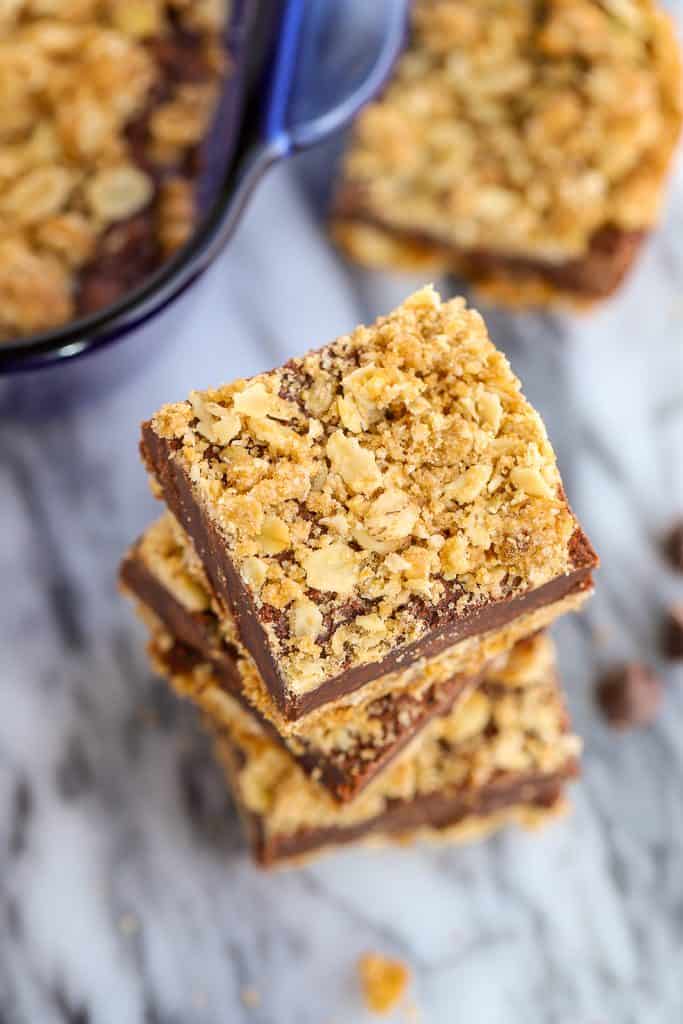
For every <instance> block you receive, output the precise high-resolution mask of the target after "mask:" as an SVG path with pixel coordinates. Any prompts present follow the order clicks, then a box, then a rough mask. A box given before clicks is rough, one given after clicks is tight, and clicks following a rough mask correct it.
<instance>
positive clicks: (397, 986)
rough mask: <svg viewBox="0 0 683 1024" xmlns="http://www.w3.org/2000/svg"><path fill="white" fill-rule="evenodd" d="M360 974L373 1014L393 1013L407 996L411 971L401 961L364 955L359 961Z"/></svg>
mask: <svg viewBox="0 0 683 1024" xmlns="http://www.w3.org/2000/svg"><path fill="white" fill-rule="evenodd" d="M358 973H359V975H360V982H361V987H362V990H363V998H364V999H365V1005H366V1006H367V1008H368V1010H370V1012H371V1013H377V1014H386V1013H391V1011H392V1010H394V1009H395V1008H396V1007H397V1006H398V1004H399V1003H400V1002H401V1000H402V999H403V997H404V996H405V994H406V990H407V987H408V983H409V981H410V971H409V969H408V967H407V966H406V965H405V964H404V963H403V962H402V961H401V960H395V959H392V958H391V957H386V956H382V954H381V953H364V954H363V955H362V956H361V957H360V959H359V961H358Z"/></svg>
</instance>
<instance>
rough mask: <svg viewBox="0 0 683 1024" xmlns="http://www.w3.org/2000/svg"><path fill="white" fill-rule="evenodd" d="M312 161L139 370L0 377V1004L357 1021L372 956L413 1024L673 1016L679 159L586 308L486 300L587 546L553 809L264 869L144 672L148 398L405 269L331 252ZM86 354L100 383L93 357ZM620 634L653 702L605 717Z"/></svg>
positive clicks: (681, 389)
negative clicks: (121, 579) (661, 698)
mask: <svg viewBox="0 0 683 1024" xmlns="http://www.w3.org/2000/svg"><path fill="white" fill-rule="evenodd" d="M320 160H321V157H320V155H315V157H311V158H310V159H309V161H308V163H306V164H305V166H303V167H297V168H282V169H279V170H278V171H277V172H275V173H273V174H272V175H271V177H270V178H269V179H268V180H267V181H266V182H265V183H264V184H263V185H262V186H261V188H260V190H259V192H258V193H257V195H256V197H255V200H254V203H253V205H252V207H251V208H250V209H249V211H248V215H247V217H246V219H245V221H244V223H243V225H242V227H241V228H240V231H239V234H238V236H237V237H236V239H235V241H234V244H232V246H231V247H230V249H229V251H228V252H227V253H226V254H225V256H224V257H223V258H222V259H221V260H220V261H219V263H218V264H217V265H216V266H215V267H214V268H213V270H212V271H211V272H210V273H209V274H208V275H207V277H206V278H205V279H204V281H203V282H202V283H201V284H200V285H199V286H198V288H197V289H196V292H195V293H194V294H192V295H191V296H189V297H188V298H187V299H186V300H184V301H183V303H182V304H181V305H180V306H179V307H178V308H176V309H174V310H172V311H171V312H170V313H169V314H167V315H166V316H165V318H164V319H163V321H162V322H160V323H158V324H156V325H155V326H154V327H153V328H151V329H148V330H147V331H146V333H145V334H144V335H143V336H142V337H141V338H140V339H137V340H136V341H135V342H131V343H130V345H131V350H130V357H131V359H133V360H134V361H137V362H138V363H139V365H138V366H137V367H136V370H135V372H134V373H132V374H131V375H129V376H128V377H127V378H125V379H124V380H122V381H121V382H120V383H119V384H118V385H117V386H116V387H115V388H113V389H111V390H105V391H103V393H101V394H94V395H92V396H91V397H90V400H89V401H87V402H82V403H80V404H78V405H77V406H75V407H73V406H70V404H69V401H64V402H62V403H59V402H57V403H56V404H55V408H54V409H52V410H51V409H50V408H49V406H47V405H46V404H45V401H44V397H43V394H42V390H43V388H42V385H40V383H39V382H37V381H36V379H33V380H28V381H16V382H12V383H11V384H10V385H9V386H4V390H3V391H2V392H0V437H1V444H0V579H1V580H2V592H1V593H2V597H1V604H0V692H1V702H0V707H1V709H2V713H1V714H0V1021H1V1022H2V1024H58V1022H64V1024H124V1022H126V1024H127V1022H131V1024H137V1022H140V1024H190V1022H192V1024H194V1022H197V1024H239V1022H245V1024H246V1022H253V1024H333V1022H334V1024H363V1022H365V1021H366V1020H368V1018H367V1017H366V1015H365V1014H364V1011H363V1009H362V1007H361V1005H360V1001H359V996H358V993H357V988H356V983H355V978H354V964H355V959H356V957H357V955H358V954H359V953H360V952H362V951H363V950H366V949H369V948H372V949H381V950H383V951H386V952H390V953H391V952H393V953H396V954H398V955H400V956H402V957H404V958H405V959H406V960H407V961H408V962H409V963H410V964H411V966H412V968H413V970H414V973H415V997H416V1000H417V1002H418V1004H419V1006H420V1007H421V1010H422V1020H423V1021H424V1022H425V1024H457V1022H460V1021H463V1022H465V1021H466V1022H467V1024H470V1022H472V1021H474V1022H476V1024H541V1022H543V1024H678V1022H680V1021H682V1020H683V685H682V684H683V675H682V673H681V670H680V669H676V668H675V667H674V668H672V667H671V666H670V665H666V664H664V663H662V662H661V659H660V656H659V653H658V652H659V648H658V628H659V624H660V619H661V612H662V609H663V607H665V605H666V603H667V602H668V601H670V600H672V599H674V598H678V599H683V578H682V577H677V576H675V574H673V573H672V572H671V571H670V570H669V569H668V567H667V565H666V564H665V562H664V561H663V560H662V558H661V555H660V549H659V538H660V536H661V532H662V530H663V529H664V528H665V527H666V526H667V525H668V524H669V523H670V521H671V520H672V519H673V518H674V517H675V516H676V515H678V514H680V513H682V512H683V462H682V461H681V458H680V452H681V451H682V450H683V291H682V286H683V231H682V228H683V175H681V174H680V173H679V174H678V177H677V180H676V182H675V183H674V187H673V189H672V194H671V200H670V203H669V210H668V214H667V217H666V222H665V225H664V227H663V230H662V231H661V232H660V233H659V234H658V235H657V237H656V238H655V239H654V240H653V241H652V243H651V244H650V245H649V247H648V249H647V252H646V254H645V256H644V259H643V261H642V263H641V265H640V267H639V268H638V270H637V272H636V273H635V275H634V276H633V277H632V279H631V280H630V282H629V283H628V285H627V287H626V288H625V290H624V291H623V293H622V294H621V295H620V296H619V297H618V298H617V299H616V300H615V301H613V302H611V303H610V304H609V305H608V306H606V307H605V308H604V309H603V310H601V311H599V312H597V313H595V314H593V315H591V316H590V317H586V318H582V319H577V320H569V319H562V318H550V317H542V316H520V317H510V316H507V315H505V314H502V313H500V312H497V311H494V310H491V311H486V310H485V312H486V313H487V316H488V318H489V323H490V326H491V329H492V333H493V335H494V337H495V340H496V342H497V343H498V344H499V345H501V347H503V348H504V349H505V350H506V351H507V352H508V354H509V356H510V358H511V360H512V363H513V365H514V367H515V369H516V370H517V371H518V373H519V374H520V376H521V377H522V379H523V380H524V382H525V389H526V391H527V393H528V394H529V397H530V398H531V399H532V400H533V401H534V403H535V404H537V405H538V407H539V408H540V409H541V411H542V413H543V415H544V417H545V419H546V422H547V424H548V427H549V431H550V435H551V437H552V439H553V441H554V442H555V444H556V447H557V450H558V452H559V456H560V460H561V462H562V468H563V473H564V476H565V480H566V482H567V487H568V490H569V492H570V495H571V498H572V501H573V503H574V505H575V507H576V509H577V511H578V513H579V514H580V516H581V518H582V519H583V521H584V522H585V524H586V526H587V528H588V532H589V533H590V535H591V537H592V539H593V540H594V542H595V544H596V546H597V548H598V549H599V551H600V553H601V555H602V559H603V569H602V571H601V573H600V580H599V587H598V592H597V596H596V598H595V600H594V602H593V604H592V607H591V609H590V611H589V612H588V613H587V615H585V616H584V617H582V618H580V619H573V620H568V621H566V622H563V623H562V624H561V625H560V626H559V628H558V629H557V631H556V635H557V638H558V641H559V644H560V649H561V657H562V668H563V672H564V676H565V679H566V683H567V687H568V690H569V693H570V701H571V706H572V711H573V714H574V717H575V720H576V725H577V728H578V729H579V731H580V732H581V733H582V735H583V736H584V737H585V740H586V755H585V768H584V778H583V780H582V782H581V783H580V784H579V785H578V786H577V787H576V791H575V813H574V815H573V816H572V817H571V818H570V819H568V820H567V821H565V822H563V823H560V824H558V825H557V826H555V827H553V828H551V829H550V830H548V831H547V832H545V833H544V834H541V835H538V836H527V835H519V834H506V835H504V836H502V837H499V838H497V839H494V840H492V841H490V842H488V843H486V844H484V845H480V846H476V847H472V848H463V849H439V850H429V849H416V850H410V851H397V852H387V853H362V852H358V851H348V852H345V853H343V854H340V855H339V856H336V857H334V858H331V859H328V860H326V861H323V862H321V863H320V864H318V865H315V866H311V867H309V868H306V869H304V870H300V871H295V872H290V873H281V874H276V875H273V876H264V875H262V874H259V873H258V872H257V871H255V870H254V869H253V868H252V867H251V866H250V865H249V863H248V861H247V859H246V856H245V851H244V847H243V842H242V839H241V836H240V832H239V828H238V824H237V821H236V819H235V816H234V812H233V810H232V809H231V805H230V801H229V799H228V797H227V796H226V794H225V790H224V786H223V784H222V780H221V776H220V773H219V771H218V769H217V767H216V766H215V765H214V764H213V762H212V759H211V756H210V753H209V750H208V745H207V741H206V739H205V738H204V736H203V734H202V733H201V731H200V729H199V727H198V724H197V721H196V718H195V716H194V715H193V713H192V712H191V710H189V709H188V708H186V707H184V706H181V705H180V704H179V703H178V702H177V701H176V700H174V699H173V698H172V697H171V696H170V695H169V694H168V693H167V691H166V689H165V687H164V686H163V685H162V684H161V683H160V682H158V681H157V680H155V679H154V677H153V676H152V674H151V672H150V669H149V667H148V665H147V662H146V659H145V655H144V637H143V631H142V629H141V628H140V627H139V626H138V625H137V624H136V622H135V621H134V619H133V616H132V614H131V610H130V608H129V607H127V606H126V605H125V603H124V602H123V601H122V600H121V599H120V597H119V596H118V594H117V592H116V587H115V572H116V566H117V562H118V560H119V558H120V556H121V554H122V552H123V550H124V548H125V546H126V545H127V544H128V542H129V541H130V540H131V539H132V538H133V537H134V536H135V535H136V534H137V533H138V532H140V530H141V529H142V528H143V527H144V526H145V524H146V523H148V522H149V521H150V520H151V519H152V517H153V516H154V514H155V507H154V504H155V503H154V502H153V501H152V499H151V497H150V495H149V493H148V490H147V484H146V481H145V477H144V473H143V470H142V468H141V466H140V464H139V461H138V459H137V455H136V443H137V433H138V422H139V421H140V419H141V418H142V417H143V416H144V415H146V414H148V413H149V412H150V411H152V410H153V409H155V408H156V407H157V406H158V405H159V404H160V403H161V402H163V401H165V400H170V399H175V398H180V397H182V396H184V395H185V394H186V392H187V391H188V389H189V388H190V387H191V386H196V387H201V386H205V385H209V384H211V383H215V382H216V381H217V380H221V379H230V378H231V377H232V376H234V375H237V374H247V373H250V372H253V371H256V370H260V369H263V368H265V367H266V366H268V365H274V364H276V363H278V362H279V361H280V360H281V359H282V358H284V357H286V356H287V355H288V354H292V353H294V352H298V351H302V350H304V349H305V348H307V347H309V346H311V345H313V344H316V343H320V342H321V341H323V340H325V339H327V338H329V337H333V336H335V335H337V334H339V333H340V332H342V331H344V330H346V329H348V328H351V327H352V326H354V325H355V324H356V323H357V322H359V321H361V320H366V319H368V318H369V317H372V316H374V315H376V314H377V313H379V312H382V311H385V310H386V309H388V308H390V307H391V306H392V305H393V304H394V303H396V302H397V301H399V300H400V299H401V298H402V297H403V295H404V294H405V293H407V292H408V290H409V289H410V287H411V286H412V285H419V284H420V283H422V282H421V281H418V280H417V279H414V280H410V279H405V278H403V279H390V278H388V277H382V276H379V275H369V274H362V273H357V272H354V271H351V270H349V269H348V268H347V267H345V266H344V265H343V264H342V263H341V262H340V261H339V260H338V259H337V257H336V256H335V254H334V253H333V251H332V250H331V249H330V247H329V245H328V244H327V242H326V239H325V237H324V234H323V233H322V231H321V228H320V225H319V223H318V220H317V218H316V215H315V213H314V211H313V210H312V208H311V205H310V202H309V200H308V198H307V196H308V195H309V192H310V190H309V187H308V186H309V185H310V183H311V176H313V177H315V173H316V168H317V167H319V165H320ZM304 186H305V187H304ZM446 287H448V286H446ZM98 359H99V362H98V366H101V373H102V374H104V373H105V371H106V369H107V362H108V360H109V361H111V362H114V361H116V357H115V355H114V354H112V356H111V357H110V356H102V357H98ZM84 365H85V364H84ZM98 372H99V371H98ZM84 373H85V370H84ZM81 386H82V387H85V384H82V385H81ZM73 387H74V385H69V389H68V391H67V393H66V396H65V397H66V398H67V399H68V398H69V397H73V396H72V395H70V392H71V388H73ZM632 655H637V656H638V657H641V658H644V659H645V660H648V661H650V662H652V663H653V664H655V665H657V666H658V667H660V668H661V669H662V671H663V672H664V674H665V676H666V680H667V696H666V702H665V708H664V712H663V714H662V715H661V717H660V719H659V721H658V723H657V724H656V725H655V726H654V727H653V728H651V729H647V730H644V731H640V732H634V733H632V734H629V735H626V736H617V735H615V734H614V733H611V732H609V731H608V730H607V729H606V728H605V727H604V726H603V725H602V724H601V722H600V720H599V718H598V716H597V714H596V712H595V709H594V706H593V702H592V681H593V679H594V676H595V673H596V671H597V670H598V668H599V667H600V666H601V665H603V664H606V663H608V662H609V661H611V660H613V659H615V658H621V657H626V656H632ZM245 987H253V988H255V989H256V990H257V991H258V993H259V995H260V1003H259V1005H258V1006H256V1007H253V1008H248V1007H245V1006H244V1004H243V1001H242V998H241V993H242V992H243V990H244V989H245ZM399 1019H400V1018H398V1017H397V1018H396V1020H399Z"/></svg>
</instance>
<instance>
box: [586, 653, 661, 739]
mask: <svg viewBox="0 0 683 1024" xmlns="http://www.w3.org/2000/svg"><path fill="white" fill-rule="evenodd" d="M663 695H664V687H663V684H662V681H661V679H660V678H659V676H658V675H656V674H655V673H654V672H653V671H652V669H650V668H649V667H648V666H647V665H644V664H643V663H642V662H639V661H631V662H627V663H626V664H624V665H619V666H616V667H615V668H611V669H609V670H608V671H607V672H606V673H605V674H604V675H603V676H602V678H601V679H600V680H599V681H598V685H597V701H598V704H599V706H600V708H601V710H602V713H603V715H604V716H605V719H606V720H607V723H608V724H609V725H610V726H612V728H614V729H620V730H626V729H631V728H634V727H636V726H645V725H650V724H651V723H652V722H653V721H654V719H655V718H656V716H657V713H658V712H659V708H660V705H661V703H662V698H663Z"/></svg>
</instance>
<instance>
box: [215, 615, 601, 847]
mask: <svg viewBox="0 0 683 1024" xmlns="http://www.w3.org/2000/svg"><path fill="white" fill-rule="evenodd" d="M232 712H233V716H232V721H230V722H229V723H228V724H226V727H225V728H224V730H223V731H222V732H221V734H220V736H219V739H218V752H219V756H220V757H221V759H222V760H223V761H224V763H225V765H226V768H227V770H228V775H229V779H230V783H231V786H232V789H233V792H234V796H235V798H236V801H237V803H238V806H239V808H240V810H241V812H242V815H243V818H244V822H245V825H246V828H247V833H248V836H249V841H250V844H251V848H252V853H253V856H254V859H255V860H256V861H257V862H258V863H260V864H262V865H274V864H277V863H280V862H283V861H288V860H292V859H293V860H297V859H301V858H302V857H306V856H308V855H310V854H313V853H318V852H321V851H323V850H325V849H328V848H330V847H335V846H338V845H343V844H347V843H351V842H356V841H358V840H361V839H362V840H365V841H368V840H369V841H371V842H377V841H378V840H382V841H385V840H391V841H399V842H405V841H407V840H408V839H412V838H443V839H448V840H452V839H472V838H475V837H478V836H480V835H485V834H487V833H488V832H490V831H492V830H493V829H495V828H498V827H499V826H500V825H502V824H505V823H507V822H508V821H511V820H512V821H518V822H520V823H522V824H535V823H537V822H538V821H539V820H543V818H544V817H545V816H548V814H549V813H552V812H555V813H556V812H557V810H558V809H559V808H560V807H562V805H563V800H562V797H563V789H564V786H565V783H566V781H567V780H568V779H571V778H572V777H574V776H575V775H576V773H577V770H578V756H579V753H580V749H581V743H580V740H579V739H578V738H577V737H576V736H574V735H573V734H572V733H571V731H570V727H569V720H568V716H567V712H566V709H565V707H564V704H563V701H562V697H561V692H560V688H559V683H558V680H557V677H556V673H555V669H554V663H553V654H552V647H551V646H550V641H549V639H548V638H547V637H546V636H544V635H539V636H537V637H535V638H533V640H530V641H527V642H526V643H525V644H523V645H520V647H519V648H517V649H516V650H515V651H514V652H513V653H512V655H511V658H510V662H509V664H508V665H506V664H505V663H504V662H503V664H502V665H501V666H500V667H499V668H498V669H496V670H492V671H491V673H490V675H489V676H488V677H487V679H486V681H485V682H484V683H483V684H482V686H480V687H479V688H478V689H477V690H475V691H473V692H472V693H471V694H470V695H469V697H468V698H467V700H466V702H465V703H464V704H463V705H462V706H461V707H460V708H458V709H456V710H455V711H454V712H453V713H452V714H450V715H446V716H444V717H440V718H437V719H434V721H433V722H431V723H430V725H429V726H428V727H427V729H425V731H424V732H423V734H422V737H421V738H420V740H419V741H418V742H417V744H416V745H415V746H414V747H413V748H411V752H410V754H409V755H407V756H406V757H404V758H403V759H402V760H401V761H398V762H396V763H395V765H393V766H392V767H390V768H389V769H387V771H385V772H384V773H383V774H382V775H381V776H380V777H378V778H377V779H376V780H375V781H374V782H373V784H372V785H371V786H370V787H369V788H368V789H367V790H366V791H365V793H363V794H362V795H361V796H360V797H358V799H357V800H355V801H353V803H350V804H346V805H344V806H341V807H340V806H339V805H338V804H336V803H335V802H334V801H333V800H331V799H330V797H329V796H328V795H327V794H326V793H325V792H324V791H323V790H321V789H320V787H318V786H316V785H315V784H314V783H312V782H311V781H310V780H309V779H307V778H306V776H305V775H304V774H303V773H302V772H301V770H300V768H299V767H298V766H297V764H296V762H295V761H293V760H292V758H291V757H290V756H289V755H288V754H287V753H286V752H285V751H284V750H282V748H281V747H280V746H279V745H278V744H276V743H274V742H273V741H272V739H271V738H270V737H269V736H268V735H267V734H266V733H265V732H264V731H263V730H262V729H261V728H260V726H259V724H258V723H257V722H256V721H255V719H254V718H253V717H252V716H251V715H249V714H248V713H247V712H246V711H245V710H244V709H243V708H242V707H241V706H240V705H239V704H237V703H236V702H233V706H232Z"/></svg>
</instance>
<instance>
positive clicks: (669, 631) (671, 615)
mask: <svg viewBox="0 0 683 1024" xmlns="http://www.w3.org/2000/svg"><path fill="white" fill-rule="evenodd" d="M664 650H665V652H666V653H667V654H668V655H669V657H670V658H683V604H675V605H672V607H671V608H670V609H669V611H668V612H667V616H666V620H665V622H664Z"/></svg>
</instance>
